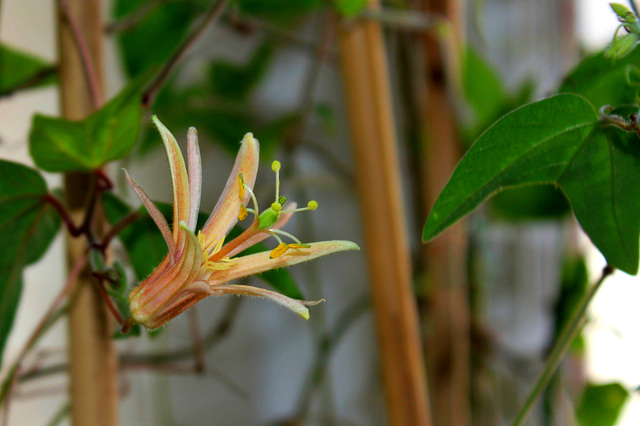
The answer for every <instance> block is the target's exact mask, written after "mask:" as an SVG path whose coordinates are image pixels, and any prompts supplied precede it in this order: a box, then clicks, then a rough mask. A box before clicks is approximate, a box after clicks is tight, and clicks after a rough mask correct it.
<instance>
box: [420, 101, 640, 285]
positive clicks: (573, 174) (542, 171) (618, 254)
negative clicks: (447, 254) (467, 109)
mask: <svg viewBox="0 0 640 426" xmlns="http://www.w3.org/2000/svg"><path fill="white" fill-rule="evenodd" d="M637 182H640V141H638V138H637V136H636V135H635V134H633V133H626V132H624V131H622V130H620V129H618V128H617V127H613V126H610V125H606V124H605V123H602V122H600V121H598V116H597V114H596V111H595V109H594V108H593V106H592V105H591V104H590V103H589V102H588V101H587V100H586V99H584V98H583V97H581V96H578V95H574V94H562V95H557V96H554V97H551V98H548V99H544V100H542V101H539V102H535V103H532V104H529V105H526V106H524V107H522V108H519V109H517V110H515V111H513V112H511V113H510V114H508V115H506V116H504V117H503V118H501V119H500V120H498V121H497V122H496V123H495V124H494V125H493V126H492V127H490V128H489V129H488V130H487V131H486V132H485V133H484V134H483V135H482V136H481V137H480V138H479V139H478V140H477V141H476V143H475V144H474V145H473V146H472V147H471V148H470V149H469V151H468V152H467V154H466V155H465V156H464V158H463V159H462V160H461V161H460V164H458V167H457V168H456V170H455V171H454V173H453V175H452V176H451V179H450V180H449V182H448V183H447V185H446V186H445V188H444V190H443V191H442V193H441V194H440V196H439V197H438V199H437V200H436V203H435V205H434V207H433V210H432V211H431V214H430V215H429V218H428V219H427V222H426V224H425V227H424V233H423V239H424V240H425V241H427V240H430V239H432V238H434V237H435V236H436V235H438V234H439V233H440V232H442V231H444V230H445V229H446V228H447V227H448V226H450V225H451V224H453V223H454V222H456V221H457V220H458V219H460V218H461V217H463V216H464V215H465V214H467V213H469V212H470V211H471V210H473V209H474V208H475V207H477V206H478V205H479V204H480V203H481V202H482V201H483V200H485V199H486V198H487V197H489V196H490V195H491V194H493V193H495V192H497V191H499V190H501V189H504V188H507V187H512V186H518V185H530V184H554V185H558V186H559V187H560V188H561V189H562V190H563V191H564V192H565V194H566V196H567V198H568V199H569V202H570V203H571V205H572V207H573V211H574V213H575V215H576V218H577V219H578V221H579V222H580V225H581V226H582V228H583V229H584V231H585V232H586V233H587V235H588V236H589V238H591V241H592V242H593V243H594V244H595V245H596V247H597V248H598V249H599V250H600V251H601V252H602V254H603V255H604V256H605V257H606V259H607V261H608V262H609V264H610V265H611V266H613V267H616V268H619V269H621V270H623V271H625V272H627V273H630V274H636V273H637V271H638V251H639V250H638V249H639V242H638V238H639V233H640V214H639V212H640V185H637Z"/></svg>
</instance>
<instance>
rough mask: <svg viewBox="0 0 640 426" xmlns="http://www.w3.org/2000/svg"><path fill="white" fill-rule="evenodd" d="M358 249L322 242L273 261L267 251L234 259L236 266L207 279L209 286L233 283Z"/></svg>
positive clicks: (338, 242) (349, 242)
mask: <svg viewBox="0 0 640 426" xmlns="http://www.w3.org/2000/svg"><path fill="white" fill-rule="evenodd" d="M359 249H360V248H359V247H358V245H357V244H355V243H352V242H351V241H322V242H319V243H311V244H310V247H308V248H300V249H291V250H288V251H287V252H286V253H284V254H283V255H282V256H279V257H277V258H275V259H270V258H269V255H270V254H271V252H269V251H265V252H262V253H256V254H251V255H248V256H243V257H240V258H235V260H236V262H237V264H236V265H234V266H233V267H231V268H229V269H227V270H223V271H216V272H215V273H213V274H212V275H211V277H210V278H209V285H211V286H215V285H219V284H222V283H225V282H229V281H234V280H236V279H238V278H242V277H246V276H249V275H254V274H259V273H260V272H264V271H269V270H271V269H276V268H282V267H285V266H291V265H295V264H296V263H300V262H306V261H307V260H311V259H316V258H318V257H320V256H325V255H327V254H331V253H336V252H340V251H345V250H359Z"/></svg>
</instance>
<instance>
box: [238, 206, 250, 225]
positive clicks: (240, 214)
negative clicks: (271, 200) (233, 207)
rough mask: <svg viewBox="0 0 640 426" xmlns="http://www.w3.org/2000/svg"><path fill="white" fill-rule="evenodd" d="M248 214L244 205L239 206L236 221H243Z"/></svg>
mask: <svg viewBox="0 0 640 426" xmlns="http://www.w3.org/2000/svg"><path fill="white" fill-rule="evenodd" d="M248 214H249V212H248V211H247V208H246V207H245V206H244V204H240V211H239V212H238V220H239V221H243V220H245V219H246V218H247V215H248Z"/></svg>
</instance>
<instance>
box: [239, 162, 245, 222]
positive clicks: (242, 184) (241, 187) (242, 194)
mask: <svg viewBox="0 0 640 426" xmlns="http://www.w3.org/2000/svg"><path fill="white" fill-rule="evenodd" d="M238 185H239V186H240V188H239V190H238V198H240V199H241V200H244V179H242V173H240V174H239V175H238ZM240 220H242V219H240Z"/></svg>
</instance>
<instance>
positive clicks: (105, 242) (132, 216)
mask: <svg viewBox="0 0 640 426" xmlns="http://www.w3.org/2000/svg"><path fill="white" fill-rule="evenodd" d="M139 217H140V213H138V212H137V211H132V212H131V213H129V214H128V215H126V216H125V217H123V218H122V219H121V220H120V221H119V222H118V223H116V224H115V225H113V226H112V227H111V229H109V230H108V231H107V233H106V234H104V237H102V242H101V243H100V244H98V245H97V246H96V248H97V249H99V250H100V251H105V250H106V249H107V247H109V243H111V240H113V239H114V238H115V237H116V236H117V235H118V234H119V233H120V232H122V230H123V229H125V228H126V227H127V226H129V225H131V224H132V223H133V222H135V221H136V219H138V218H139Z"/></svg>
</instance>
